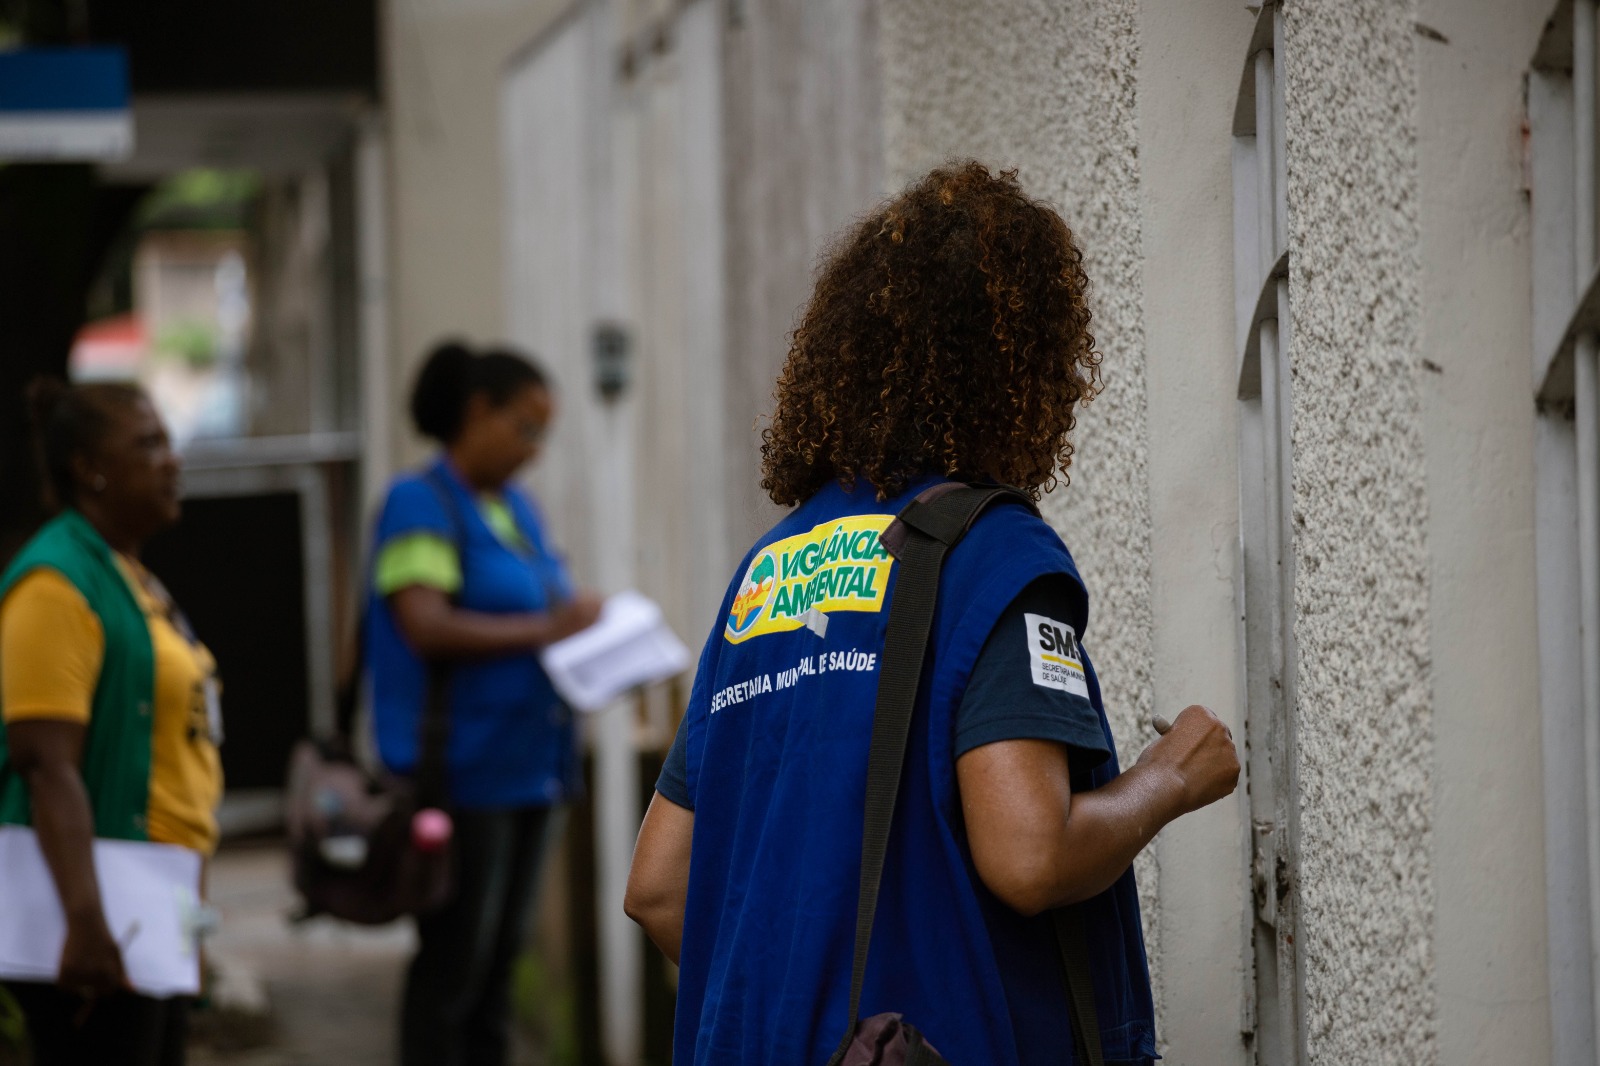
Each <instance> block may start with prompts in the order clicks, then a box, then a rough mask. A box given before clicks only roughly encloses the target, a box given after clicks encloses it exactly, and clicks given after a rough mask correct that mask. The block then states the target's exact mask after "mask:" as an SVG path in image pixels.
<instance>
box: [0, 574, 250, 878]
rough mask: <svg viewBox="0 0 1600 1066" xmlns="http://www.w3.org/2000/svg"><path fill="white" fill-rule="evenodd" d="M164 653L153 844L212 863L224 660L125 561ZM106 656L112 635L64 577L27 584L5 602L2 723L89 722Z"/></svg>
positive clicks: (153, 757) (153, 769)
mask: <svg viewBox="0 0 1600 1066" xmlns="http://www.w3.org/2000/svg"><path fill="white" fill-rule="evenodd" d="M117 564H118V567H119V568H120V569H121V570H122V576H123V578H124V579H125V580H126V581H127V582H128V587H129V588H130V589H131V590H132V591H133V595H134V598H135V599H136V600H137V601H138V603H139V607H140V609H141V610H142V611H143V612H144V616H145V622H146V624H147V625H148V626H149V627H150V641H151V645H152V648H153V650H154V652H155V667H156V684H155V708H154V711H153V713H154V716H155V717H154V722H153V724H152V732H151V752H150V784H149V790H150V798H149V806H148V808H147V810H146V813H145V819H146V827H145V831H146V833H147V834H148V836H149V838H150V839H151V840H153V841H157V842H159V843H163V844H178V845H181V846H183V847H186V848H192V849H193V850H195V851H198V852H200V853H201V854H203V855H209V854H210V853H211V852H212V851H213V850H215V848H216V843H217V818H216V809H217V803H218V801H219V800H220V799H221V798H222V762H221V759H220V758H219V757H218V755H217V746H216V745H217V741H218V740H220V737H214V736H213V735H212V733H213V729H212V718H213V715H212V713H211V712H212V708H213V706H214V704H215V701H216V699H217V695H218V692H217V678H216V660H215V659H213V658H212V656H211V652H210V651H208V650H207V649H206V647H205V645H203V644H201V643H200V642H199V641H198V640H193V639H191V638H190V637H189V636H186V635H185V634H184V632H183V631H182V630H180V628H179V622H178V618H179V616H178V615H177V612H176V611H175V609H173V608H172V606H171V601H170V600H169V599H168V598H167V596H166V593H165V591H164V590H162V589H161V586H160V584H159V583H157V582H156V581H155V580H154V579H153V578H151V577H150V576H149V572H148V571H146V570H145V569H144V568H143V567H141V566H140V565H139V564H138V563H135V562H132V561H131V560H128V559H125V558H123V557H121V556H119V557H118V558H117ZM104 655H105V634H104V632H103V631H102V629H101V626H100V620H99V619H98V618H97V617H95V614H94V612H93V611H92V610H90V609H89V604H88V602H87V601H86V600H85V599H84V598H83V594H82V593H80V592H79V591H78V590H77V589H76V588H74V587H73V585H72V583H71V582H69V581H68V580H67V579H66V578H65V577H63V576H62V575H61V574H59V573H57V572H56V571H54V570H48V569H42V570H36V571H34V572H33V573H31V574H29V575H27V576H26V577H24V578H23V579H22V580H21V581H19V582H18V583H17V584H16V586H15V587H13V588H12V590H11V593H10V594H9V595H8V596H6V598H5V600H4V601H3V602H0V719H4V721H6V722H16V721H22V720H25V719H39V718H49V719H58V720H63V721H69V722H82V723H84V724H87V723H88V721H89V715H90V709H91V707H92V706H93V702H94V690H95V684H96V682H97V681H98V679H99V676H100V663H101V660H102V659H103V657H104Z"/></svg>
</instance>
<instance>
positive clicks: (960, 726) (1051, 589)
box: [656, 574, 1111, 810]
mask: <svg viewBox="0 0 1600 1066" xmlns="http://www.w3.org/2000/svg"><path fill="white" fill-rule="evenodd" d="M1075 593H1076V590H1075V589H1074V588H1073V585H1072V583H1071V582H1070V581H1068V580H1066V579H1065V578H1063V577H1061V576H1060V575H1056V574H1052V575H1048V576H1046V577H1041V578H1038V579H1037V580H1035V581H1034V582H1033V584H1031V585H1029V586H1028V587H1027V588H1025V589H1023V590H1022V592H1021V593H1020V594H1019V595H1018V596H1017V598H1016V599H1014V600H1012V601H1011V606H1009V607H1007V608H1006V610H1005V613H1004V614H1002V615H1001V616H1000V620H999V621H998V622H996V623H995V624H994V629H993V630H991V631H990V633H989V639H988V640H986V641H985V642H984V645H983V650H982V651H981V652H979V653H978V661H977V662H976V663H974V664H973V666H972V677H971V679H970V680H968V682H967V690H966V692H965V693H964V694H963V695H962V697H961V705H960V707H959V708H958V709H957V711H956V736H955V755H956V758H958V759H959V758H961V756H963V755H965V754H966V753H967V752H969V751H971V750H972V749H973V748H980V747H982V746H983V745H985V744H993V743H996V742H997V741H1002V740H1056V741H1060V742H1061V743H1062V744H1065V745H1066V746H1067V756H1068V760H1069V764H1070V766H1071V770H1072V775H1073V777H1074V778H1078V777H1079V776H1080V775H1081V774H1083V773H1086V772H1087V771H1089V770H1092V769H1094V768H1095V767H1096V766H1099V765H1100V764H1101V763H1103V762H1105V760H1106V757H1107V756H1109V755H1110V754H1111V749H1109V748H1108V747H1106V740H1105V736H1104V735H1103V734H1102V733H1101V732H1100V717H1099V715H1097V714H1095V713H1094V707H1093V706H1092V705H1091V704H1090V703H1089V697H1088V696H1087V695H1079V694H1078V693H1077V692H1075V691H1069V690H1068V689H1066V688H1062V687H1057V686H1053V685H1045V684H1039V683H1038V682H1036V681H1035V680H1034V677H1033V662H1032V660H1033V657H1034V655H1035V654H1037V652H1036V647H1035V644H1034V640H1035V638H1036V637H1037V635H1038V634H1037V632H1036V631H1037V627H1038V626H1039V625H1041V624H1045V622H1048V621H1050V620H1065V621H1066V622H1067V624H1068V625H1070V626H1072V630H1073V632H1075V633H1081V632H1083V621H1084V619H1083V610H1082V606H1081V605H1080V604H1079V603H1078V602H1077V600H1078V597H1077V595H1076V594H1075ZM1029 615H1032V616H1033V618H1034V619H1036V621H1034V623H1033V625H1031V626H1030V625H1029V617H1028V616H1029ZM1038 619H1043V620H1044V621H1043V622H1041V621H1037V620H1038ZM688 736H689V732H688V730H686V729H680V730H678V734H677V736H675V737H673V740H672V748H671V750H669V751H668V752H667V761H666V763H665V764H664V765H663V766H662V767H661V776H660V778H659V779H658V780H657V781H656V791H657V792H659V793H661V794H662V795H663V796H665V797H666V798H667V799H669V800H671V801H672V802H673V803H676V804H677V805H678V806H680V807H683V808H686V809H688V810H693V809H694V799H693V797H691V796H690V795H689V778H688V773H689V767H688V761H687V760H688V743H687V742H688Z"/></svg>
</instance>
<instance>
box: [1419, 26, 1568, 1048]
mask: <svg viewBox="0 0 1600 1066" xmlns="http://www.w3.org/2000/svg"><path fill="white" fill-rule="evenodd" d="M1552 7H1553V4H1552V2H1551V0H1419V3H1418V11H1417V16H1418V18H1419V19H1420V20H1421V21H1422V22H1423V23H1424V24H1426V25H1427V26H1429V27H1431V28H1432V29H1434V30H1437V31H1438V33H1439V35H1442V36H1443V37H1444V38H1445V40H1443V41H1440V40H1437V39H1436V38H1433V37H1422V38H1418V40H1417V41H1416V50H1417V61H1418V63H1417V71H1418V90H1419V91H1418V108H1417V116H1418V128H1419V137H1418V146H1417V147H1418V152H1417V158H1418V169H1419V174H1420V178H1421V193H1422V200H1421V209H1420V222H1421V227H1422V245H1421V252H1422V268H1423V272H1422V292H1421V298H1422V303H1423V308H1424V317H1423V328H1422V338H1421V342H1422V343H1421V352H1422V355H1423V357H1424V358H1426V359H1427V360H1429V362H1431V363H1432V368H1429V367H1426V366H1425V371H1426V372H1425V373H1423V374H1422V375H1420V377H1419V386H1420V394H1421V400H1422V415H1423V429H1424V432H1425V434H1426V447H1427V487H1428V510H1429V515H1430V522H1429V526H1428V548H1429V554H1430V556H1431V557H1432V590H1431V597H1432V602H1431V607H1432V610H1431V617H1432V632H1433V659H1434V670H1433V707H1434V724H1435V728H1436V738H1435V740H1434V765H1435V774H1434V814H1433V818H1434V848H1433V854H1434V877H1435V885H1436V893H1437V900H1438V902H1437V912H1436V915H1435V927H1434V928H1435V951H1436V953H1437V958H1438V997H1439V1004H1438V1011H1439V1060H1440V1061H1441V1062H1448V1063H1492V1062H1529V1063H1543V1062H1548V1061H1550V1056H1551V1048H1550V1013H1549V1011H1550V1001H1549V996H1548V991H1547V989H1548V976H1547V971H1546V956H1547V952H1546V947H1545V940H1546V935H1547V934H1546V924H1545V906H1544V903H1545V890H1544V871H1545V865H1544V847H1543V844H1544V839H1545V837H1544V828H1543V818H1542V810H1543V792H1542V790H1541V784H1540V782H1541V776H1542V774H1541V751H1540V731H1539V729H1538V728H1537V720H1538V719H1537V715H1538V708H1537V701H1536V699H1535V694H1536V693H1537V691H1538V683H1539V681H1538V670H1539V648H1538V627H1537V619H1536V613H1535V603H1534V590H1535V576H1534V566H1533V557H1534V552H1533V535H1534V527H1533V521H1534V520H1533V486H1534V470H1533V437H1534V426H1533V422H1534V411H1533V405H1532V404H1531V403H1530V402H1529V376H1528V367H1529V366H1530V364H1531V362H1532V360H1531V358H1530V353H1529V343H1530V341H1529V338H1530V336H1531V331H1532V326H1531V323H1530V321H1529V311H1530V306H1529V300H1528V293H1529V286H1530V279H1529V267H1530V249H1529V219H1528V200H1527V197H1526V196H1525V195H1524V193H1523V191H1522V182H1523V177H1522V138H1521V135H1520V134H1521V123H1522V118H1523V76H1524V74H1525V72H1526V69H1527V62H1528V58H1529V57H1530V56H1532V54H1533V50H1534V46H1535V45H1536V44H1537V42H1538V38H1539V32H1540V30H1541V28H1542V27H1543V25H1544V20H1545V19H1546V18H1547V17H1548V16H1549V14H1550V11H1551V9H1552ZM1434 368H1437V369H1434ZM1580 861H1581V860H1580Z"/></svg>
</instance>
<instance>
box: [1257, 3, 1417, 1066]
mask: <svg viewBox="0 0 1600 1066" xmlns="http://www.w3.org/2000/svg"><path fill="white" fill-rule="evenodd" d="M1415 19H1416V7H1415V4H1414V3H1411V2H1404V3H1392V2H1390V0H1295V2H1291V3H1288V4H1287V5H1285V8H1284V37H1285V53H1286V54H1285V66H1286V69H1287V75H1286V77H1287V86H1286V89H1287V114H1286V121H1287V136H1286V144H1287V149H1288V170H1289V190H1288V193H1289V230H1290V233H1289V240H1290V244H1289V247H1290V301H1291V306H1292V308H1293V327H1292V334H1291V339H1290V348H1289V361H1290V366H1291V372H1292V384H1291V388H1292V390H1293V448H1294V475H1293V489H1294V494H1293V501H1294V502H1293V505H1294V565H1295V608H1296V615H1297V617H1296V622H1295V640H1296V642H1297V649H1298V670H1297V676H1296V681H1297V690H1296V728H1297V730H1298V746H1299V762H1298V770H1299V786H1300V891H1301V914H1302V945H1301V948H1302V953H1303V955H1302V958H1303V962H1304V970H1305V1005H1306V1042H1307V1046H1308V1049H1309V1052H1310V1060H1311V1062H1313V1063H1328V1064H1332V1063H1347V1062H1361V1063H1406V1064H1427V1063H1433V1062H1437V1061H1439V1055H1438V1042H1437V1033H1436V1028H1437V1025H1436V1017H1435V986H1434V945H1433V909H1434V899H1435V894H1434V886H1433V877H1432V865H1431V863H1432V856H1433V841H1432V829H1433V826H1432V810H1431V807H1432V782H1431V779H1430V778H1431V773H1430V771H1431V767H1432V763H1433V746H1432V739H1431V738H1432V725H1433V723H1432V708H1431V706H1430V689H1429V685H1430V669H1431V663H1430V657H1429V656H1430V648H1429V619H1428V576H1429V569H1428V568H1429V561H1428V553H1427V543H1426V531H1427V522H1428V500H1427V495H1426V492H1425V470H1424V459H1423V442H1422V435H1421V412H1420V409H1419V401H1418V386H1417V381H1416V375H1417V373H1418V372H1419V366H1418V363H1419V352H1418V345H1419V338H1418V331H1419V325H1420V321H1421V313H1422V312H1421V294H1420V291H1419V272H1420V267H1419V263H1418V252H1417V248H1418V241H1419V238H1420V233H1419V223H1418V177H1417V87H1416V54H1415V36H1414V32H1413V23H1414V21H1415Z"/></svg>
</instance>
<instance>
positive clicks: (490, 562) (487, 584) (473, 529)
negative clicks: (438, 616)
mask: <svg viewBox="0 0 1600 1066" xmlns="http://www.w3.org/2000/svg"><path fill="white" fill-rule="evenodd" d="M433 470H434V471H435V472H438V471H442V472H443V474H444V476H443V477H442V478H435V479H433V480H430V479H429V478H427V477H425V476H424V475H421V474H410V475H406V476H403V477H401V478H399V479H397V480H396V481H395V483H394V484H393V485H392V486H391V487H390V489H389V495H388V498H387V499H386V500H385V501H384V506H383V511H382V514H381V515H380V516H379V518H378V527H377V535H376V538H375V540H376V545H375V548H374V551H373V553H372V554H373V557H374V558H376V556H377V550H376V549H377V547H381V546H382V545H383V544H385V543H386V542H388V541H389V540H391V539H393V538H394V537H397V536H400V535H402V534H406V533H417V532H429V533H437V534H438V535H439V536H441V537H444V538H446V539H448V540H453V541H457V550H458V553H459V555H460V559H461V576H462V587H461V591H460V592H459V593H458V594H457V597H456V602H457V603H458V604H459V605H460V606H461V607H463V608H465V609H466V610H469V611H483V612H485V613H489V614H510V613H518V612H537V611H548V610H550V609H551V608H552V607H553V606H555V605H556V604H557V603H558V602H560V601H561V600H562V599H565V598H566V597H568V596H570V595H571V586H570V582H569V580H568V578H567V574H566V570H565V568H564V567H563V566H562V563H561V561H560V559H559V558H557V557H556V556H555V555H554V554H552V552H551V551H550V549H549V547H548V545H547V543H546V540H545V534H544V524H543V523H542V522H541V521H540V519H539V514H538V512H537V511H536V510H535V509H534V505H533V502H532V500H530V499H529V498H528V497H527V496H525V495H524V494H523V493H521V492H519V491H518V490H516V489H515V488H512V487H507V489H506V492H505V498H506V502H507V504H509V506H510V508H511V513H512V515H513V516H514V517H515V518H516V521H517V527H518V529H520V530H521V532H522V535H523V537H524V538H526V540H527V542H528V545H529V546H530V548H531V551H529V552H527V553H523V552H519V551H515V550H513V549H511V548H509V547H507V546H506V545H505V544H504V543H503V542H502V541H501V540H500V538H498V537H496V536H495V535H494V532H493V531H492V530H490V529H489V526H488V524H487V523H486V522H484V520H483V516H482V514H481V513H480V512H479V510H478V506H477V501H476V500H474V499H473V496H472V493H471V492H470V491H469V490H468V488H467V487H466V486H465V485H464V484H462V483H461V480H460V479H459V478H458V477H456V475H455V474H454V473H453V472H452V471H451V470H450V468H449V466H448V465H447V464H446V463H444V462H443V461H442V460H441V461H439V462H438V463H436V464H435V466H434V467H433ZM435 481H437V482H442V484H443V485H444V487H445V488H446V489H447V490H448V492H449V494H450V500H451V502H452V503H453V505H454V508H455V514H456V517H457V520H458V522H459V527H460V528H459V532H458V531H457V529H456V525H455V523H453V522H452V519H451V515H450V512H449V511H448V510H446V505H445V501H444V500H442V499H441V498H440V494H439V490H438V488H437V487H436V484H435V483H434V482H435ZM458 537H459V540H458ZM369 588H370V581H369ZM369 597H370V598H369V601H368V606H367V667H368V669H369V670H370V672H371V679H372V718H373V729H374V732H375V734H376V739H377V743H378V754H379V755H380V756H381V757H382V759H383V762H384V765H386V766H388V767H389V768H390V769H391V770H394V771H396V772H399V773H409V772H410V771H412V770H413V769H415V767H416V765H417V749H418V746H419V739H420V737H419V732H420V728H421V717H422V709H423V703H424V701H425V700H426V699H427V691H428V673H427V667H426V665H425V664H424V663H423V661H422V660H421V659H419V658H418V657H417V655H416V654H415V653H414V652H412V650H411V648H410V646H409V645H407V644H406V642H405V640H404V638H402V637H401V635H400V631H399V629H398V628H397V625H396V623H395V619H394V615H393V613H392V612H391V611H390V610H389V605H388V603H387V602H386V601H385V600H384V599H383V598H382V597H380V596H378V595H377V594H376V593H375V592H369ZM575 737H576V734H575V730H574V726H573V721H572V711H571V710H570V709H569V708H568V707H567V706H566V705H565V704H564V703H563V702H562V701H561V699H560V697H559V696H557V695H556V692H555V689H554V688H552V687H551V685H550V679H549V677H547V676H546V675H545V672H544V668H543V667H542V666H540V665H539V659H538V656H536V655H535V654H534V652H533V651H532V650H531V649H530V650H528V651H526V652H521V653H518V654H516V655H503V656H499V657H497V658H493V659H482V660H469V661H464V662H459V663H456V664H454V665H453V667H452V668H451V677H450V746H449V759H448V768H449V786H450V798H451V802H452V803H454V804H455V805H456V806H458V807H462V808H466V809H478V810H481V809H493V808H505V807H527V806H545V805H548V804H552V803H557V802H560V801H561V800H562V799H564V798H566V797H567V796H569V795H571V794H572V793H573V792H575V791H577V790H578V788H579V787H580V782H581V773H582V769H581V767H580V766H579V763H578V759H577V749H576V739H575Z"/></svg>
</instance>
